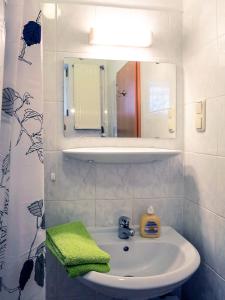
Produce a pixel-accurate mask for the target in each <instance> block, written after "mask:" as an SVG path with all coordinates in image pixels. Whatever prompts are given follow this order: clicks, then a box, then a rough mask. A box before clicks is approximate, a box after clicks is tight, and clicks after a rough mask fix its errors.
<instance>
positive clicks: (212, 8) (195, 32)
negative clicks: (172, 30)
mask: <svg viewBox="0 0 225 300" xmlns="http://www.w3.org/2000/svg"><path fill="white" fill-rule="evenodd" d="M216 4H217V3H216V1H211V0H198V1H194V0H185V1H183V8H184V11H185V13H184V15H183V32H184V37H183V40H184V46H185V47H184V52H186V51H187V50H189V48H192V50H194V49H195V50H196V49H199V48H201V47H204V46H205V45H207V44H208V43H209V42H211V41H212V40H215V39H216V38H217V19H216V17H217V5H216ZM206 25H207V26H206Z"/></svg>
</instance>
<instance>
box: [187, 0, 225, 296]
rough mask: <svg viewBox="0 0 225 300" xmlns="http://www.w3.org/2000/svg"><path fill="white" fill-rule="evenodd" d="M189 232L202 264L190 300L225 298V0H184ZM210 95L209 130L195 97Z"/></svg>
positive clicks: (192, 283) (189, 290)
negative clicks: (198, 118) (198, 115)
mask: <svg viewBox="0 0 225 300" xmlns="http://www.w3.org/2000/svg"><path fill="white" fill-rule="evenodd" d="M183 26H184V39H183V47H184V49H183V60H184V91H185V201H184V234H185V236H186V237H187V238H188V239H189V240H190V241H191V242H192V243H193V244H194V245H195V246H196V247H197V249H198V250H199V252H200V254H201V257H202V267H201V268H200V270H199V271H198V272H197V274H196V275H195V276H194V277H193V278H192V280H191V281H189V283H188V284H187V285H186V287H185V288H184V300H192V299H198V300H223V299H225V296H224V295H225V251H224V249H225V184H224V183H225V55H224V53H225V46H224V45H225V44H224V40H225V2H224V1H223V0H217V1H204V0H184V19H183ZM200 100H206V118H207V119H206V120H207V121H206V132H204V133H198V132H197V131H196V130H195V128H194V126H195V123H194V109H195V106H194V102H196V101H200Z"/></svg>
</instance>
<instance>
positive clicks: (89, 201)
mask: <svg viewBox="0 0 225 300" xmlns="http://www.w3.org/2000/svg"><path fill="white" fill-rule="evenodd" d="M51 172H54V173H55V174H56V181H55V182H53V181H51ZM45 200H46V214H47V220H46V221H47V226H52V225H56V224H60V223H64V222H68V221H72V220H76V219H81V220H82V221H83V222H84V223H85V224H86V225H88V226H112V225H117V223H118V217H119V216H121V215H127V216H129V217H131V218H132V220H133V223H134V224H139V218H140V216H141V214H142V213H143V212H144V211H145V210H146V208H147V207H148V206H149V205H150V204H151V205H153V206H154V207H155V209H156V212H157V214H159V216H160V217H161V220H162V224H163V225H171V226H173V227H174V228H176V229H177V230H178V231H181V230H182V201H183V164H182V155H178V156H176V157H172V158H169V159H165V160H164V161H158V162H153V163H148V164H123V165H119V164H92V163H85V162H81V161H77V160H74V159H68V158H66V157H64V156H63V154H61V152H58V151H57V152H51V153H50V152H48V153H47V154H46V157H45Z"/></svg>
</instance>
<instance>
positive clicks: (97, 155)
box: [63, 147, 181, 163]
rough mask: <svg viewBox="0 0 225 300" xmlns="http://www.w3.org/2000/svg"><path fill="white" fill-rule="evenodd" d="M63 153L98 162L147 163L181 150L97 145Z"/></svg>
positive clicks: (75, 157) (78, 158)
mask: <svg viewBox="0 0 225 300" xmlns="http://www.w3.org/2000/svg"><path fill="white" fill-rule="evenodd" d="M63 153H64V155H66V156H67V157H71V158H74V159H77V160H82V161H88V162H96V163H147V162H153V161H158V160H163V159H165V158H168V157H170V156H174V155H177V154H179V153H181V151H180V150H169V149H157V148H137V147H95V148H74V149H67V150H63Z"/></svg>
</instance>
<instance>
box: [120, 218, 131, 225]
mask: <svg viewBox="0 0 225 300" xmlns="http://www.w3.org/2000/svg"><path fill="white" fill-rule="evenodd" d="M129 225H130V218H129V217H126V216H121V217H120V218H119V226H120V227H125V228H129Z"/></svg>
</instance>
